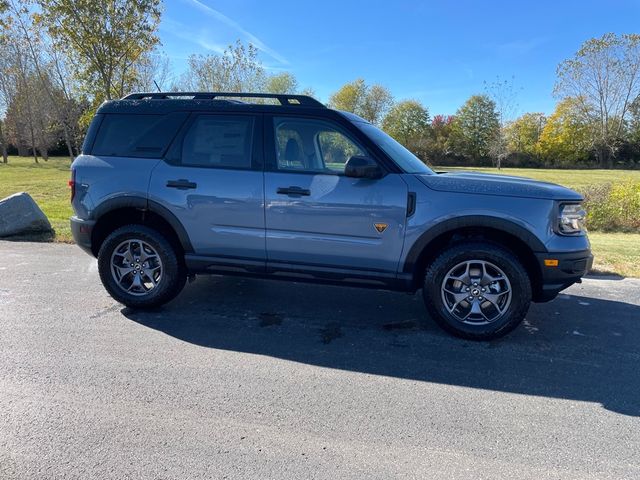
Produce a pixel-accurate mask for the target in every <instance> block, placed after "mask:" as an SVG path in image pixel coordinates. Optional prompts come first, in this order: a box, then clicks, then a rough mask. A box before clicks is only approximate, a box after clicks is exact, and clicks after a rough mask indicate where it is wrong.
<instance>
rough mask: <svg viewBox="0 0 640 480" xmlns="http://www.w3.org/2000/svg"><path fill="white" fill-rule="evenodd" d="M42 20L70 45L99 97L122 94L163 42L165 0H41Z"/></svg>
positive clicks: (82, 74)
mask: <svg viewBox="0 0 640 480" xmlns="http://www.w3.org/2000/svg"><path fill="white" fill-rule="evenodd" d="M38 4H39V5H40V8H41V14H40V15H41V16H39V17H38V21H42V23H43V24H44V25H45V26H46V27H47V30H48V32H49V35H50V36H51V38H52V39H53V41H54V42H55V43H56V44H58V45H65V47H66V48H67V49H68V50H69V51H70V52H71V54H72V55H73V57H74V59H75V61H76V63H75V74H76V75H78V77H79V78H81V79H82V80H83V83H84V85H85V86H86V88H87V89H88V90H89V91H90V93H91V94H92V95H93V96H94V98H95V101H94V103H96V104H97V103H100V102H102V101H103V100H108V99H112V98H119V97H122V96H124V94H125V93H127V92H128V90H129V89H130V86H131V85H132V84H135V82H136V80H137V78H138V70H137V67H138V62H139V60H140V59H141V58H142V57H143V56H144V54H145V53H147V52H150V51H152V50H153V48H154V47H155V46H156V45H157V44H158V43H159V39H158V36H157V34H156V31H157V28H158V24H159V22H160V14H161V6H160V0H136V1H135V2H132V1H129V0H105V1H100V2H96V1H93V0H38Z"/></svg>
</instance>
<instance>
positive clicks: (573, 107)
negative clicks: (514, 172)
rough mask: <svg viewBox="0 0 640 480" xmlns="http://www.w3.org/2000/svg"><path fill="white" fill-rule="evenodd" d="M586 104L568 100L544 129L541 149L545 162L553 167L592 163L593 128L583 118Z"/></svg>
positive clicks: (551, 117) (556, 111)
mask: <svg viewBox="0 0 640 480" xmlns="http://www.w3.org/2000/svg"><path fill="white" fill-rule="evenodd" d="M582 105H583V103H582V101H581V100H578V99H575V98H565V99H564V100H562V101H561V102H559V103H558V105H557V106H556V109H555V111H554V112H553V114H552V115H551V116H549V118H548V119H547V122H546V123H545V125H544V128H543V129H542V133H541V134H540V140H539V149H540V153H541V154H542V156H543V158H544V159H545V161H546V162H547V163H548V164H550V165H552V166H575V165H577V164H584V163H586V162H587V161H588V159H589V152H590V150H591V147H592V138H591V134H592V127H591V126H590V125H589V124H587V123H585V121H584V117H583V116H582V115H581V109H582Z"/></svg>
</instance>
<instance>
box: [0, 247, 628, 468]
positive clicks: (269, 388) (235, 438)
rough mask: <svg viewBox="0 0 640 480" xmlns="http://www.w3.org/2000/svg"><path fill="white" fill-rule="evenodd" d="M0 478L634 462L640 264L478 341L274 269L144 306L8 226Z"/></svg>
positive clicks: (410, 311) (196, 286)
mask: <svg viewBox="0 0 640 480" xmlns="http://www.w3.org/2000/svg"><path fill="white" fill-rule="evenodd" d="M0 478H2V479H5V478H7V479H14V478H15V479H29V478H47V479H49V478H135V479H139V478H154V479H155V478H161V479H173V478H185V479H196V478H240V479H249V478H252V479H253V478H255V479H271V478H273V479H279V478H303V479H310V478H331V479H337V478H340V479H342V478H367V479H371V478H380V479H390V478H447V479H453V478H518V479H528V478H531V479H546V478H558V479H569V478H576V479H577V478H580V479H587V478H594V479H596V478H597V479H603V478H615V479H621V478H640V281H638V280H622V279H615V278H590V279H587V280H586V281H585V282H584V283H583V284H581V285H575V286H574V287H572V288H570V289H569V290H568V291H567V292H566V294H563V295H561V297H560V298H558V299H557V300H555V301H554V302H551V303H548V304H541V305H534V306H533V307H532V309H531V311H530V313H529V315H528V317H527V320H526V321H525V323H524V325H522V326H521V327H520V328H519V329H518V330H517V331H515V332H514V333H513V334H511V335H509V336H507V337H506V338H504V339H501V340H499V341H495V342H490V343H474V342H469V341H463V340H459V339H455V338H452V337H450V336H448V335H446V334H444V333H442V332H441V331H440V330H439V329H438V328H437V327H436V325H435V324H434V323H433V322H432V321H430V320H429V319H428V318H427V317H426V314H425V311H424V308H423V306H422V302H421V299H420V297H419V295H416V296H409V295H406V294H399V293H389V292H378V291H370V290H357V289H346V288H343V289H340V288H335V287H319V286H314V285H303V284H290V283H280V282H275V281H260V280H245V279H236V278H221V277H199V278H198V280H197V281H196V282H194V283H192V284H190V285H188V286H187V287H186V288H185V290H184V292H183V293H182V295H181V296H180V297H179V298H178V299H177V300H175V301H174V302H172V303H171V304H169V305H167V306H166V307H164V308H162V309H158V310H156V311H153V312H146V313H140V312H134V311H131V310H129V309H126V308H123V307H122V306H121V305H119V304H117V303H115V302H114V301H113V300H111V298H110V297H109V296H108V295H107V294H106V293H105V291H104V290H103V288H102V286H101V285H100V282H99V279H98V274H97V270H96V263H95V260H93V259H91V258H90V257H88V256H87V255H86V254H84V253H83V252H81V251H80V250H79V249H78V248H76V247H74V246H70V245H60V244H35V243H13V242H0Z"/></svg>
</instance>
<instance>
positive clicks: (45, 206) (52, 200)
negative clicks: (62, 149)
mask: <svg viewBox="0 0 640 480" xmlns="http://www.w3.org/2000/svg"><path fill="white" fill-rule="evenodd" d="M70 166H71V161H70V160H69V159H68V158H50V159H49V161H48V162H45V161H44V160H42V159H41V160H40V163H39V164H36V163H35V162H34V161H33V158H26V157H9V163H8V164H6V165H5V164H4V163H2V159H1V158H0V199H1V198H4V197H7V196H9V195H11V194H14V193H18V192H27V193H28V194H29V195H31V196H32V197H33V199H34V200H35V201H36V203H37V204H38V205H39V206H40V208H41V209H42V211H43V212H44V214H45V215H46V216H47V217H48V218H49V222H51V226H52V227H53V228H54V230H55V231H56V237H55V239H56V241H58V242H72V241H73V238H71V229H70V228H69V217H70V216H71V215H72V212H71V205H70V204H69V197H70V190H69V186H68V184H67V182H68V181H69V178H70V173H69V167H70Z"/></svg>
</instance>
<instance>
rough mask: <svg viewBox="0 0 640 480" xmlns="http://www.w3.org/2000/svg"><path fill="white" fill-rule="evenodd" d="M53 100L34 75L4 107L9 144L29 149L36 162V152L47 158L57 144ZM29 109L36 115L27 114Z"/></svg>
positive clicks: (56, 123) (57, 126)
mask: <svg viewBox="0 0 640 480" xmlns="http://www.w3.org/2000/svg"><path fill="white" fill-rule="evenodd" d="M52 103H53V101H52V100H51V98H50V97H49V95H48V94H47V93H46V89H45V88H43V87H42V82H41V81H40V79H39V78H38V76H37V75H36V74H35V73H31V74H30V75H29V76H28V77H27V79H26V82H25V83H24V84H20V85H19V88H18V90H17V91H16V92H15V95H14V96H13V98H12V99H11V103H9V105H8V107H7V113H6V120H5V123H6V130H7V136H8V139H9V141H10V142H11V143H12V144H13V145H15V146H16V147H17V148H18V150H19V151H20V150H22V151H25V150H31V151H33V153H34V156H35V159H36V162H37V153H36V152H39V153H40V155H41V156H42V158H44V159H45V160H48V159H49V150H50V149H51V148H52V147H54V146H55V145H56V144H57V143H58V139H59V138H60V125H59V123H58V122H57V117H56V115H55V109H54V108H53V106H52ZM30 110H31V111H32V112H35V113H34V114H29V112H30Z"/></svg>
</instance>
